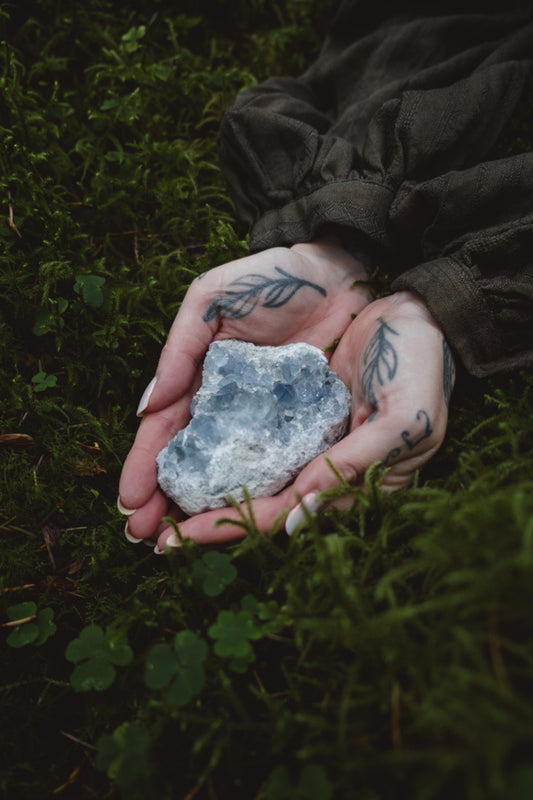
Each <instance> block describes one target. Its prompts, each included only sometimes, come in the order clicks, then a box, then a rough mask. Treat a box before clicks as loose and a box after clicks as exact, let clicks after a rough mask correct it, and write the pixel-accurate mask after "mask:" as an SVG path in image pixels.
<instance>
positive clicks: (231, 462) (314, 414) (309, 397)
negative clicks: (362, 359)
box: [157, 339, 351, 514]
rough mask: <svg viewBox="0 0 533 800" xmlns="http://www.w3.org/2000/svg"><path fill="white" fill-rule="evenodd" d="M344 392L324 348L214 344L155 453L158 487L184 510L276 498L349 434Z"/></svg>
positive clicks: (347, 400)
mask: <svg viewBox="0 0 533 800" xmlns="http://www.w3.org/2000/svg"><path fill="white" fill-rule="evenodd" d="M350 402H351V397H350V392H349V391H348V389H347V388H346V386H345V385H344V383H343V382H342V381H341V380H340V378H339V377H338V376H337V375H336V374H335V373H334V372H332V370H331V369H330V368H329V364H328V361H327V358H326V357H325V355H324V353H323V352H322V351H321V350H319V349H318V348H316V347H313V346H312V345H308V344H303V343H298V344H290V345H284V346H282V347H266V346H265V347H259V346H256V345H253V344H250V343H248V342H240V341H237V340H233V339H230V340H227V341H220V342H213V343H212V344H211V346H210V348H209V350H208V352H207V354H206V357H205V361H204V369H203V376H202V385H201V387H200V389H199V390H198V392H197V393H196V395H195V396H194V398H193V400H192V403H191V414H192V419H191V420H190V422H189V424H188V425H187V427H186V428H184V429H183V430H181V431H179V432H178V433H177V435H176V436H175V437H174V438H173V439H172V440H171V441H170V442H169V444H168V446H167V447H165V448H164V449H163V450H162V451H161V452H160V453H159V455H158V457H157V466H158V480H159V484H160V486H161V488H162V490H163V491H164V492H165V494H166V495H168V496H169V497H170V498H171V499H172V500H174V501H175V502H176V503H177V504H178V505H179V506H180V507H181V508H182V509H183V510H184V511H185V512H186V513H187V514H196V513H199V512H201V511H207V510H208V509H212V508H220V507H222V506H225V505H227V504H228V500H227V498H228V496H231V497H233V498H234V499H235V500H242V499H243V497H244V495H243V486H246V488H247V491H248V493H249V494H250V496H251V497H266V496H271V495H274V494H276V492H278V491H280V489H282V488H283V487H284V486H286V484H287V483H289V481H291V480H292V479H293V478H294V477H295V476H296V475H297V474H298V473H299V472H300V470H301V469H302V468H303V467H304V466H305V465H306V464H307V463H308V462H309V461H311V459H313V458H315V456H317V455H319V454H320V453H323V452H324V451H325V450H327V449H328V448H329V447H331V445H332V444H334V443H335V442H336V441H338V440H339V439H340V438H341V437H342V436H343V434H344V433H345V431H346V428H347V425H348V419H349V414H350Z"/></svg>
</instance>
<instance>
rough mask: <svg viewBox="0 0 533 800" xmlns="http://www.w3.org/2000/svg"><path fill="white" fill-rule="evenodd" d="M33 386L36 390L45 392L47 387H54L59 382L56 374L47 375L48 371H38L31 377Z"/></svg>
mask: <svg viewBox="0 0 533 800" xmlns="http://www.w3.org/2000/svg"><path fill="white" fill-rule="evenodd" d="M31 382H32V383H33V388H34V390H35V391H36V392H44V391H46V389H53V387H54V386H56V384H57V376H56V375H47V374H46V372H38V373H37V374H36V375H34V376H33V378H32V379H31Z"/></svg>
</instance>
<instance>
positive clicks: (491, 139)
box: [219, 0, 533, 376]
mask: <svg viewBox="0 0 533 800" xmlns="http://www.w3.org/2000/svg"><path fill="white" fill-rule="evenodd" d="M449 5H450V4H449V3H446V4H445V6H446V11H442V12H439V4H438V3H437V4H436V5H435V6H432V11H431V12H427V11H424V10H423V8H424V6H423V5H422V4H416V6H417V7H416V8H415V7H412V8H411V12H410V13H407V12H406V11H405V8H404V9H403V12H402V16H400V17H398V16H391V15H390V10H389V9H388V8H387V3H382V4H381V5H380V4H379V3H378V4H375V7H374V9H373V11H372V13H371V14H370V12H369V11H368V4H367V3H360V2H357V0H350V1H349V2H344V3H341V4H340V7H339V10H338V13H337V15H336V17H335V18H334V20H333V23H332V26H331V31H330V34H329V36H328V38H327V39H326V42H325V45H324V48H323V50H322V53H321V55H320V57H319V58H318V59H317V61H316V62H315V63H314V64H313V65H311V67H310V68H309V69H308V70H307V71H306V73H304V75H302V76H301V77H299V78H271V79H269V80H267V81H265V82H264V83H262V84H260V85H259V86H256V87H253V88H251V89H248V90H245V91H244V92H242V93H241V94H240V95H238V97H237V98H236V100H235V102H234V103H233V105H232V106H231V107H230V108H229V109H228V111H227V113H226V115H225V117H224V119H223V122H222V126H221V131H220V137H219V149H220V155H221V161H222V167H223V171H224V173H225V176H226V179H227V181H228V184H229V187H230V191H231V193H232V196H233V199H234V202H235V205H236V209H237V213H238V216H239V217H240V219H241V220H242V222H243V224H244V225H245V226H246V227H247V229H248V230H249V231H250V244H251V249H252V250H255V251H256V250H262V249H265V248H268V247H273V246H276V245H291V244H294V243H296V242H303V241H309V240H311V239H313V238H314V237H316V236H317V235H319V234H321V233H324V232H328V231H329V232H334V233H336V234H337V235H338V236H339V237H340V238H341V240H343V242H344V243H345V245H346V246H347V247H349V248H350V249H353V250H355V249H363V250H365V251H366V252H369V253H371V254H372V255H373V257H374V258H376V259H378V260H379V264H380V265H381V266H382V267H383V269H384V270H386V272H387V274H388V275H389V276H391V278H392V289H393V291H397V290H400V289H409V290H411V291H414V292H416V293H417V294H419V295H420V296H421V297H422V298H423V299H424V300H425V302H426V304H427V306H428V308H429V309H430V311H431V312H432V314H433V316H434V317H435V319H436V320H437V322H438V323H439V324H440V325H441V327H442V329H443V330H444V332H445V334H446V336H447V338H448V340H449V342H450V344H451V345H452V347H453V349H454V350H455V353H456V355H457V356H458V357H459V359H460V360H461V361H462V363H463V364H464V366H465V367H466V369H467V370H468V371H469V372H471V373H472V374H474V375H476V376H484V375H488V374H492V373H497V372H503V371H506V370H509V369H516V368H524V367H531V366H533V153H529V152H526V153H521V154H518V155H514V156H512V157H508V158H501V159H493V160H490V159H489V157H488V155H487V154H488V153H489V152H490V151H491V149H492V148H493V146H494V144H495V142H496V141H497V139H498V136H499V135H500V133H501V131H502V129H503V128H504V126H505V125H506V123H507V121H508V120H509V118H510V117H511V115H512V113H513V110H514V108H515V106H516V103H517V102H518V100H519V99H520V97H521V95H522V93H523V91H524V87H525V86H526V85H527V81H528V80H530V75H531V60H530V57H531V56H532V55H533V22H532V20H531V15H530V14H529V12H527V11H524V9H523V8H520V7H518V8H517V9H515V10H514V11H510V10H509V8H510V6H512V2H511V3H506V7H505V10H504V11H503V12H501V13H500V12H499V11H498V10H497V9H495V10H494V11H486V10H485V11H482V12H479V11H477V10H476V8H475V6H476V4H475V3H474V2H472V3H470V5H469V4H468V2H463V3H462V4H461V9H462V10H461V11H454V12H453V13H449V12H448V10H447V9H448V7H449ZM365 7H366V8H365ZM391 8H394V4H393V5H392V6H391Z"/></svg>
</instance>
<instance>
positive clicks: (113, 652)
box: [65, 625, 133, 692]
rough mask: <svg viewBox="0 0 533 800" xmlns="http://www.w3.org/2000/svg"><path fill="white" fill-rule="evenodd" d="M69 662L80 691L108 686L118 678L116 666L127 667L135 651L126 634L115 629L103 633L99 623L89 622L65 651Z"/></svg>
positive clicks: (99, 689)
mask: <svg viewBox="0 0 533 800" xmlns="http://www.w3.org/2000/svg"><path fill="white" fill-rule="evenodd" d="M65 658H66V659H67V661H72V662H73V663H74V664H77V665H78V666H77V667H75V669H74V671H73V673H72V675H71V676H70V683H71V685H72V686H73V687H74V689H76V690H77V691H80V692H88V691H90V690H91V689H95V690H96V691H98V692H101V691H103V690H104V689H107V688H109V686H111V684H112V683H113V681H114V680H115V674H116V671H115V667H114V666H113V665H114V664H115V665H117V666H121V667H124V666H126V665H127V664H129V663H130V661H131V660H132V658H133V652H132V650H131V648H130V647H129V645H128V643H127V642H126V641H125V639H124V637H123V636H117V635H116V634H115V633H114V632H113V631H110V630H108V631H106V633H104V632H103V630H102V628H100V626H99V625H87V626H86V627H85V628H84V629H83V630H82V631H81V633H80V635H79V637H78V638H77V639H73V641H72V642H70V644H69V645H68V647H67V649H66V651H65Z"/></svg>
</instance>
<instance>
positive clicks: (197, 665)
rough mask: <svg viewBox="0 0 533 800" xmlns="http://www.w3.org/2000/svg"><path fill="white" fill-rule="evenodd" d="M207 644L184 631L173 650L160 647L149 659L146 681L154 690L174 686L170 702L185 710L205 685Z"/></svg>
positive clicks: (152, 649)
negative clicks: (184, 707)
mask: <svg viewBox="0 0 533 800" xmlns="http://www.w3.org/2000/svg"><path fill="white" fill-rule="evenodd" d="M206 658H207V644H206V643H205V641H204V640H203V639H202V638H201V637H200V636H198V635H197V634H196V633H194V632H193V631H181V632H180V633H178V634H176V636H175V637H174V642H173V646H172V647H171V646H170V645H169V644H156V645H154V646H153V647H152V648H151V650H150V651H149V652H148V655H147V657H146V671H145V681H146V685H147V686H148V688H150V689H162V688H163V687H164V686H167V685H168V684H169V683H170V689H169V693H168V698H169V700H170V702H171V703H173V704H174V705H176V706H184V705H186V703H188V702H189V701H190V700H192V699H193V698H194V697H196V695H198V694H199V693H200V692H201V691H202V689H203V687H204V682H205V673H204V668H203V666H202V665H203V662H204V661H205V659H206Z"/></svg>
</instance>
